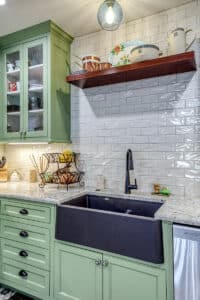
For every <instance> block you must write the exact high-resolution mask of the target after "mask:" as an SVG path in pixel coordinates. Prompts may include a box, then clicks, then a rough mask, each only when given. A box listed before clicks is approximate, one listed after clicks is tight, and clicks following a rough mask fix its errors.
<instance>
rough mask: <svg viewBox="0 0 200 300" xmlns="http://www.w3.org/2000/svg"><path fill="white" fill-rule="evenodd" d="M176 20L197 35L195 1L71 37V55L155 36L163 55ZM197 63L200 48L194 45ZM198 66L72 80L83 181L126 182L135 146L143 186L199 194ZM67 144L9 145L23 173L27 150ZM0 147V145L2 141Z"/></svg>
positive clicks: (103, 52) (12, 162)
mask: <svg viewBox="0 0 200 300" xmlns="http://www.w3.org/2000/svg"><path fill="white" fill-rule="evenodd" d="M177 26H179V27H180V26H182V27H184V28H187V29H188V28H192V29H193V33H192V34H191V36H190V39H192V38H193V37H194V35H196V37H200V0H198V1H193V2H191V3H189V4H186V5H184V6H181V7H178V8H175V9H170V10H168V11H165V12H162V13H159V14H157V15H154V16H150V17H146V18H143V19H139V20H136V21H133V22H130V23H128V24H124V25H122V26H121V27H120V29H119V30H118V31H116V32H106V31H100V32H98V33H94V34H91V35H87V36H83V37H81V38H76V39H75V40H74V42H73V45H72V69H75V68H77V67H76V65H75V64H74V62H75V61H76V58H75V57H74V54H75V55H78V56H82V55H85V54H88V53H96V54H97V55H100V56H101V58H102V60H107V57H108V55H109V52H110V51H111V49H112V48H113V46H114V45H116V44H117V43H119V42H121V41H126V40H132V39H141V40H144V41H146V42H151V43H156V44H158V45H159V47H160V49H161V50H162V51H163V53H164V54H167V36H168V34H169V32H170V31H171V30H173V29H175V28H176V27H177ZM194 47H195V50H196V53H197V60H198V66H199V61H200V50H199V49H200V47H199V45H198V43H196V44H195V45H194ZM199 81H200V71H198V72H196V73H194V72H189V73H185V74H180V75H171V76H165V77H160V78H153V79H146V80H140V81H134V82H129V83H123V84H118V85H111V86H106V87H99V88H92V89H86V90H80V89H78V88H75V87H72V112H71V114H72V140H73V149H74V150H75V151H78V152H80V153H81V158H82V160H83V161H84V162H85V171H86V176H85V179H86V185H87V186H91V187H95V186H96V177H97V175H100V174H103V175H104V176H105V178H106V188H114V189H116V190H120V191H122V190H123V189H124V177H125V153H126V150H127V149H128V148H131V149H132V150H133V157H134V164H135V174H132V179H133V177H134V176H136V177H137V179H138V184H139V189H140V190H141V191H148V192H150V191H151V190H152V184H153V183H155V182H159V183H161V184H163V185H165V186H168V187H169V188H170V189H171V190H172V193H173V194H174V195H176V196H178V197H180V198H184V197H193V196H200V163H199V161H200V134H199V129H200V83H199ZM69 147H70V145H65V144H63V145H49V146H47V147H46V146H32V147H30V146H29V147H28V146H23V147H20V146H15V147H13V146H6V148H5V152H6V155H7V156H8V159H9V167H10V169H13V168H18V169H20V171H21V173H22V174H23V176H24V178H25V179H27V178H28V170H29V169H30V167H31V165H30V162H29V154H30V153H32V152H33V153H35V154H38V153H39V154H40V153H42V152H46V151H49V152H51V151H52V152H53V151H62V150H63V149H65V148H69ZM0 151H1V148H0Z"/></svg>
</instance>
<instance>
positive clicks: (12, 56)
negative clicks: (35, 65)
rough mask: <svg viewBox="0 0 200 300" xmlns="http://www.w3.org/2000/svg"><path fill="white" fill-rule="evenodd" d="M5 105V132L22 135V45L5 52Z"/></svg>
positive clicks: (5, 134)
mask: <svg viewBox="0 0 200 300" xmlns="http://www.w3.org/2000/svg"><path fill="white" fill-rule="evenodd" d="M3 73H4V87H3V91H4V106H3V133H4V136H5V137H6V138H8V137H17V138H19V137H21V132H22V130H23V52H22V47H15V48H10V49H7V50H5V51H4V53H3Z"/></svg>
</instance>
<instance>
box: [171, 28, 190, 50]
mask: <svg viewBox="0 0 200 300" xmlns="http://www.w3.org/2000/svg"><path fill="white" fill-rule="evenodd" d="M191 31H192V30H191V29H189V30H186V31H185V30H184V29H183V28H176V29H175V30H173V31H172V32H171V34H170V35H169V38H168V44H169V49H168V54H169V55H173V54H178V53H183V52H186V51H187V50H188V49H189V48H190V46H191V45H192V44H193V42H194V40H195V39H194V40H193V41H192V42H191V43H190V44H189V45H188V44H187V41H186V38H187V34H188V33H189V32H191Z"/></svg>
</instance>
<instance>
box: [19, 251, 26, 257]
mask: <svg viewBox="0 0 200 300" xmlns="http://www.w3.org/2000/svg"><path fill="white" fill-rule="evenodd" d="M19 256H22V257H27V256H28V253H27V252H26V251H25V250H21V251H20V252H19Z"/></svg>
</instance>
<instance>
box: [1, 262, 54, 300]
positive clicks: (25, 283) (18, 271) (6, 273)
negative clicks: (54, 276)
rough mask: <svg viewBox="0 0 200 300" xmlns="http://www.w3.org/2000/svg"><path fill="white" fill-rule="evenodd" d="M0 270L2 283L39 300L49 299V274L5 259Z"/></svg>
mask: <svg viewBox="0 0 200 300" xmlns="http://www.w3.org/2000/svg"><path fill="white" fill-rule="evenodd" d="M1 268H2V275H1V279H2V283H5V284H6V285H8V286H11V287H12V288H16V289H17V290H19V291H21V292H25V293H28V294H30V295H32V296H36V297H38V298H40V299H47V298H48V297H49V272H47V271H44V270H40V269H38V268H35V267H32V266H29V265H27V264H22V263H18V262H16V261H14V260H10V259H7V258H5V259H3V261H2V266H1Z"/></svg>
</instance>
